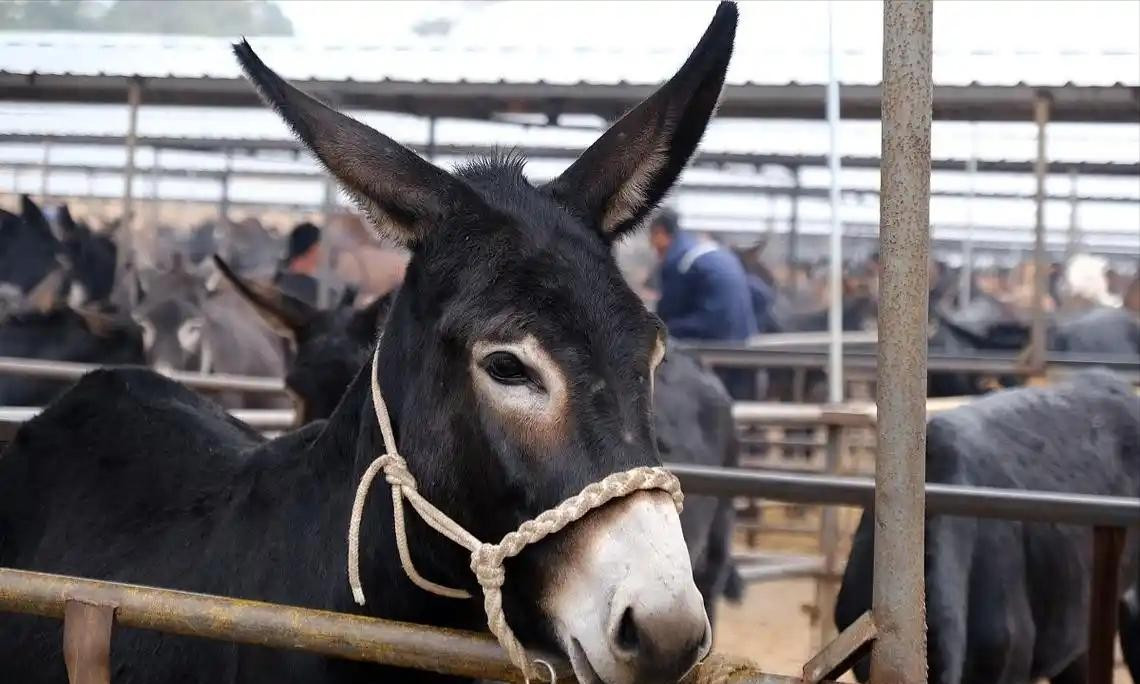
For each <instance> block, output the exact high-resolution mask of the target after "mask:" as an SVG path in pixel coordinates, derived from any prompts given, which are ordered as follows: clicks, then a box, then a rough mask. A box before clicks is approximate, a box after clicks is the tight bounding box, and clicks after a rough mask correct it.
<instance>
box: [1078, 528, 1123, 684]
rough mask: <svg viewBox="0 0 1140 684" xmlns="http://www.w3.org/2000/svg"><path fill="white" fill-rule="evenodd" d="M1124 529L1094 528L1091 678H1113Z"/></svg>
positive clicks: (1090, 622)
mask: <svg viewBox="0 0 1140 684" xmlns="http://www.w3.org/2000/svg"><path fill="white" fill-rule="evenodd" d="M1123 551H1124V529H1123V528H1121V527H1097V528H1096V529H1095V530H1094V531H1093V568H1092V574H1091V580H1092V587H1091V588H1090V592H1089V597H1090V598H1089V651H1088V680H1087V681H1089V682H1111V681H1112V670H1113V666H1114V664H1115V663H1114V660H1115V657H1114V656H1115V655H1116V653H1115V647H1116V630H1117V627H1118V625H1117V612H1116V607H1117V602H1118V601H1119V600H1120V557H1121V554H1122V553H1123Z"/></svg>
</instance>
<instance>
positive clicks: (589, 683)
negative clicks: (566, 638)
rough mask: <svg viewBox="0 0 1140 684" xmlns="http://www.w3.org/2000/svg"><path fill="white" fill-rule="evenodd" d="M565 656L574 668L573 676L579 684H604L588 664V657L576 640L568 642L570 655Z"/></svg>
mask: <svg viewBox="0 0 1140 684" xmlns="http://www.w3.org/2000/svg"><path fill="white" fill-rule="evenodd" d="M567 655H569V656H570V666H571V667H572V668H574V676H575V677H577V679H578V681H579V682H580V684H606V683H605V681H604V680H602V678H601V676H599V675H598V673H597V672H596V671H595V670H594V666H593V665H591V664H590V658H589V656H587V655H586V651H585V650H583V649H582V644H580V643H578V640H577V639H571V640H570V653H568V654H567Z"/></svg>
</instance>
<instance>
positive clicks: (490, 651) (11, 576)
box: [0, 568, 801, 684]
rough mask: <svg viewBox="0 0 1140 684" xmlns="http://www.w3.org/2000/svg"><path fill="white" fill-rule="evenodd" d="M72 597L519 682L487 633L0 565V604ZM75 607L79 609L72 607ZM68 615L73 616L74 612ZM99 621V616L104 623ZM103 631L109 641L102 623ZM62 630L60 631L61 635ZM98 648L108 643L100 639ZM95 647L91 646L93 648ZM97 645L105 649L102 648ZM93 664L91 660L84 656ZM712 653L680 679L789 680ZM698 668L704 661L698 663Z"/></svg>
mask: <svg viewBox="0 0 1140 684" xmlns="http://www.w3.org/2000/svg"><path fill="white" fill-rule="evenodd" d="M76 604H80V605H82V606H84V607H86V608H95V609H103V610H106V611H108V612H109V613H110V614H111V615H113V620H114V622H115V623H116V624H118V625H120V626H123V627H134V628H137V629H148V630H154V631H159V632H166V633H169V634H178V635H183V636H192V637H199V638H205V639H215V640H222V641H227V642H233V643H239V644H250V645H255V646H265V647H270V648H280V649H288V650H293V651H304V652H307V653H315V654H318V655H324V656H331V657H335V658H346V659H349V660H357V661H364V662H371V663H379V664H383V665H391V666H396V667H405V668H415V669H419V670H427V671H430V672H437V673H441V674H446V675H455V676H460V677H471V678H476V679H491V680H494V681H502V682H509V683H517V682H523V681H524V679H523V675H522V673H521V672H520V671H519V670H518V669H517V668H515V666H514V665H512V664H511V662H510V660H508V659H507V656H506V654H505V653H504V652H503V650H502V648H501V647H500V646H499V644H498V642H496V641H495V640H494V639H493V638H491V637H490V636H489V635H485V634H477V633H473V632H463V631H459V630H452V629H443V628H438V627H429V626H425V625H416V624H410V623H406V622H394V621H390V620H380V619H376V618H370V617H365V616H361V615H353V614H347V613H334V612H329V611H324V610H315V609H312V608H301V607H297V606H286V605H279V604H273V603H264V602H261V601H248V600H243V599H235V598H229V597H223V596H212V595H208V594H196V593H190V592H183V591H173V590H170V589H159V588H154V587H144V586H139V585H134V584H122V583H118V582H104V581H99V580H91V579H83V578H79V577H68V576H64V575H52V574H46V573H39V572H29V571H26V570H14V569H9V568H0V612H14V613H24V614H28V615H39V616H41V617H49V618H55V619H57V620H58V619H62V620H65V625H64V632H65V634H66V633H67V632H68V631H69V630H75V629H82V628H83V626H81V625H68V624H67V622H68V621H71V620H72V619H73V618H72V614H73V613H72V611H71V610H69V609H70V608H71V607H73V606H75V605H76ZM76 614H77V615H78V614H81V613H78V612H76ZM75 621H76V622H77V623H78V622H80V620H78V619H76V620H75ZM108 627H109V625H108ZM103 636H104V637H105V638H106V639H107V641H108V642H109V639H110V631H109V629H108V630H107V631H105V633H104V634H103ZM66 638H67V637H66V636H65V640H66ZM106 645H107V647H108V649H109V646H110V644H109V643H107V644H106ZM96 651H98V649H96ZM102 653H103V654H104V657H105V654H106V653H107V651H103V652H102ZM531 655H532V656H533V657H537V658H541V659H543V660H544V661H546V662H548V663H550V665H551V667H552V668H553V670H554V672H555V674H556V675H557V678H558V679H557V681H559V682H573V681H575V680H574V676H573V673H572V670H571V668H570V666H569V664H568V663H567V662H566V661H565V659H563V658H561V657H558V656H554V655H551V654H548V653H541V652H536V651H531ZM84 664H85V665H87V666H89V667H90V666H96V667H98V666H99V665H100V664H99V663H90V662H88V663H84ZM719 665H720V664H719V663H717V662H716V661H715V659H714V660H713V661H711V662H708V663H706V664H703V665H701V666H698V669H697V672H695V673H694V674H693V675H692V676H691V677H689V678H687V679H686V680H685V681H686V682H693V683H694V684H701V683H703V682H711V681H717V682H722V683H723V684H797V683H798V682H800V681H801V680H800V679H799V678H793V677H782V676H778V675H769V674H765V673H763V672H760V671H758V670H755V669H753V668H751V667H740V668H736V671H735V672H733V673H732V674H731V675H730V676H728V677H727V678H720V677H718V676H717V675H718V674H719V673H717V672H715V670H716V669H719V668H718V666H719ZM702 668H704V671H702Z"/></svg>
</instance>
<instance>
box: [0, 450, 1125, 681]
mask: <svg viewBox="0 0 1140 684" xmlns="http://www.w3.org/2000/svg"><path fill="white" fill-rule="evenodd" d="M669 467H670V469H671V470H673V472H675V473H676V474H677V475H678V477H679V478H680V479H681V482H682V485H683V486H684V488H685V489H686V491H687V492H689V493H692V494H706V495H713V496H762V497H765V498H772V499H778V500H783V501H794V502H804V503H818V504H840V505H854V506H866V505H870V504H871V503H873V500H874V482H873V481H872V480H869V479H866V478H847V477H834V476H820V475H811V476H809V475H788V474H775V473H760V472H742V471H739V470H736V469H730V468H710V467H700V466H688V465H676V464H671V465H669ZM926 497H927V510H928V512H929V513H930V514H932V515H935V514H949V515H971V516H978V517H988V518H1001V519H1014V520H1035V521H1041V522H1057V523H1074V524H1082V525H1094V526H1096V527H1097V530H1098V533H1097V538H1098V548H1102V547H1103V546H1104V545H1102V544H1100V543H1099V541H1100V539H1101V537H1102V531H1105V530H1109V531H1111V530H1113V529H1114V528H1118V527H1120V526H1140V499H1124V498H1120V497H1104V496H1085V495H1074V494H1062V493H1054V492H1023V491H1014V490H1003V489H988V488H972V487H960V486H951V485H936V484H929V485H927V488H926ZM1111 555H1112V554H1108V557H1107V558H1106V557H1104V554H1103V553H1097V554H1096V558H1097V559H1098V562H1097V566H1098V568H1103V566H1105V565H1106V564H1109V565H1111V563H1112V562H1113V560H1114V559H1113V558H1112V557H1111ZM1117 562H1118V559H1117ZM808 564H810V563H808V561H805V568H804V569H802V570H801V571H802V572H810V571H811V570H814V569H815V568H814V567H812V568H808V567H807V565H808ZM758 572H761V573H762V572H763V570H758ZM1094 578H1096V579H1099V580H1100V581H1101V582H1103V581H1104V580H1105V578H1106V573H1105V572H1104V571H1103V570H1101V571H1099V572H1094ZM1105 595H1106V594H1105V593H1104V592H1103V590H1099V589H1098V590H1094V594H1093V596H1094V597H1097V596H1100V597H1104V596H1105ZM1113 599H1115V596H1113ZM1096 605H1098V602H1096V601H1094V607H1095V606H1096ZM0 611H4V612H17V613H26V614H30V615H39V616H43V617H50V618H56V619H64V620H65V627H64V634H65V637H64V639H65V643H69V637H68V634H69V633H71V634H73V635H74V634H75V633H76V632H84V633H85V637H84V638H82V639H80V638H78V637H74V636H73V637H72V639H74V643H76V644H88V645H89V644H90V643H91V642H92V634H93V633H94V636H95V637H96V638H95V639H94V641H96V642H99V641H100V640H105V641H106V645H105V648H95V649H92V650H91V652H90V653H86V654H85V653H84V652H83V651H82V649H80V652H79V653H78V655H76V654H75V653H72V654H69V657H70V658H79V659H83V658H84V657H86V658H88V660H87V661H84V662H85V666H86V667H88V668H92V667H93V668H96V669H98V668H100V667H102V665H100V662H99V661H98V659H99V658H103V659H105V658H106V653H108V652H109V643H110V632H111V625H112V623H117V624H119V625H121V626H124V627H134V628H139V629H149V630H156V631H160V632H166V633H170V634H178V635H184V636H193V637H201V638H208V639H219V640H225V641H230V642H235V643H241V644H251V645H257V646H266V647H271V648H281V649H290V650H298V651H305V652H309V653H315V654H319V655H325V656H330V657H336V658H347V659H351V660H359V661H366V662H373V663H381V664H386V665H393V666H397V667H410V668H418V669H425V670H430V671H433V672H439V673H443V674H451V675H458V676H465V677H480V678H489V679H494V680H500V681H505V682H519V681H522V677H521V673H520V672H519V671H517V670H516V669H514V668H513V666H512V665H511V664H510V662H509V660H508V659H507V658H506V656H505V655H504V654H503V652H502V651H501V650H500V648H499V646H498V644H497V643H496V642H495V641H494V640H493V639H491V638H490V637H488V636H486V635H482V634H474V633H468V632H461V631H456V630H448V629H440V628H433V627H427V626H422V625H412V624H407V623H399V622H392V621H386V620H379V619H375V618H369V617H364V616H360V615H352V614H340V613H333V612H328V611H322V610H315V609H310V608H301V607H296V606H285V605H277V604H271V603H264V602H260V601H249V600H242V599H236V598H228V597H220V596H209V595H204V594H196V593H189V592H181V591H173V590H168V589H158V588H151V587H143V586H137V585H130V584H121V583H115V582H104V581H99V580H90V579H83V578H76V577H66V576H61V575H50V574H44V573H38V572H30V571H24V570H14V569H6V568H0ZM68 623H71V624H68ZM537 655H539V657H542V658H544V659H546V660H547V661H548V662H550V663H552V665H553V666H554V668H555V671H556V672H557V674H558V676H559V681H572V678H571V675H570V668H569V666H568V665H567V664H566V662H565V661H564V659H562V658H558V657H554V656H551V655H549V654H537ZM809 665H811V666H812V667H815V668H818V667H819V665H818V662H816V661H813V663H809ZM711 667H713V666H712V665H710V668H711ZM823 674H827V675H831V674H832V672H826V673H824V672H823V671H820V676H812V677H810V681H814V682H818V681H821V677H822V676H823ZM700 677H701V673H699V672H698V673H697V675H696V676H695V679H694V680H692V681H702V680H701V678H700ZM729 681H731V682H737V683H739V684H792V683H793V682H801V681H803V680H801V679H799V678H791V677H780V676H775V675H769V674H765V673H762V672H759V671H757V670H754V669H750V668H740V669H739V670H738V671H737V672H736V673H735V674H734V675H733V676H732V677H731V678H730V679H729Z"/></svg>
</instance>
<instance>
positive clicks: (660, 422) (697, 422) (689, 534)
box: [215, 257, 743, 624]
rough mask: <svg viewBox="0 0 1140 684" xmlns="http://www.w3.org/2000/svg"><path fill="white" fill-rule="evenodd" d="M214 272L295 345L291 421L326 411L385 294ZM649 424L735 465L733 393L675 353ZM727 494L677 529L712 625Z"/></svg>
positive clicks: (678, 450)
mask: <svg viewBox="0 0 1140 684" xmlns="http://www.w3.org/2000/svg"><path fill="white" fill-rule="evenodd" d="M215 264H216V265H217V267H218V271H219V272H220V273H221V274H222V276H223V277H224V278H226V279H227V280H229V282H230V283H231V284H232V285H233V287H234V290H235V291H237V292H239V293H241V295H242V296H243V297H245V298H246V299H247V300H248V301H249V303H250V305H252V306H253V308H254V309H256V310H257V312H258V313H259V314H261V317H262V318H263V319H264V320H265V322H266V323H267V324H268V325H269V327H271V328H273V329H274V330H276V331H277V332H278V333H279V334H280V335H281V336H282V337H284V338H285V339H286V340H288V341H289V342H290V344H291V345H292V347H293V356H292V361H291V363H290V364H289V368H288V370H287V372H286V374H285V388H286V390H287V391H288V392H289V394H290V396H291V397H292V398H293V402H294V405H295V407H296V410H297V418H298V424H299V425H303V424H305V423H308V422H310V421H313V420H317V419H321V418H327V417H329V416H330V415H332V413H333V411H334V410H335V409H336V405H337V403H338V402H339V401H340V398H341V396H342V395H343V394H344V391H345V390H346V389H347V388H348V386H349V384H351V382H352V378H353V377H354V376H355V375H356V373H357V372H358V371H359V369H360V367H361V366H362V365H363V364H364V363H365V361H366V360H367V359H368V355H369V354H370V353H371V350H372V347H373V345H374V344H375V343H376V334H377V332H376V331H377V326H378V325H382V324H383V319H384V317H385V315H386V314H387V312H388V308H389V306H390V304H391V296H390V295H386V296H384V297H377V298H376V299H374V300H373V301H372V303H370V304H369V305H368V306H366V307H364V308H362V309H355V308H353V307H352V305H351V301H342V302H341V303H340V304H339V305H338V306H337V307H335V308H332V309H318V308H316V307H314V306H312V305H311V304H309V303H307V302H304V301H301V300H299V299H297V298H295V297H293V296H291V295H289V294H288V293H286V292H283V291H282V290H280V289H279V288H276V287H273V286H272V285H267V284H264V283H259V282H256V281H251V280H246V279H244V278H242V277H241V276H239V275H237V274H236V273H234V272H233V270H232V269H231V268H230V267H229V266H228V265H227V264H226V263H225V262H224V261H222V260H221V259H219V258H217V257H215ZM654 381H655V383H656V389H655V391H654V396H653V405H654V411H653V419H654V421H653V426H654V431H655V434H656V438H657V449H658V452H659V453H660V454H661V456H662V458H664V459H665V460H667V461H669V462H672V463H692V464H696V465H710V466H718V467H728V468H733V467H736V466H737V465H739V445H738V443H737V440H736V424H735V422H734V421H733V418H732V399H731V397H729V396H728V393H727V392H726V391H725V389H724V386H723V385H721V384H720V380H719V379H717V377H716V375H715V374H713V373H711V372H709V371H707V370H705V369H704V368H702V367H701V366H700V364H699V363H697V361H696V359H694V358H692V357H690V356H688V355H686V354H684V353H683V352H672V351H671V352H669V353H668V354H667V355H666V358H665V359H663V361H662V363H661V364H660V365H659V366H658V367H657V371H656V373H655V376H654ZM734 520H735V512H734V510H733V504H732V501H731V500H729V499H717V498H714V497H704V496H694V497H690V498H689V499H688V500H687V501H686V502H685V510H684V511H683V512H682V513H681V530H682V531H683V532H684V535H685V542H686V544H687V545H688V547H689V559H690V561H691V562H692V564H693V574H694V577H695V578H696V582H697V588H698V589H700V591H701V596H703V597H704V599H705V612H706V613H708V616H709V622H710V623H713V624H715V620H714V617H715V615H714V613H715V608H716V602H717V600H718V599H719V598H720V597H721V596H722V595H724V596H725V597H727V598H728V599H730V600H732V601H739V600H740V598H741V597H742V592H743V587H742V586H741V579H740V576H739V574H738V573H737V572H736V567H735V565H734V563H733V561H732V555H731V551H732V528H733V523H734Z"/></svg>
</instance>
